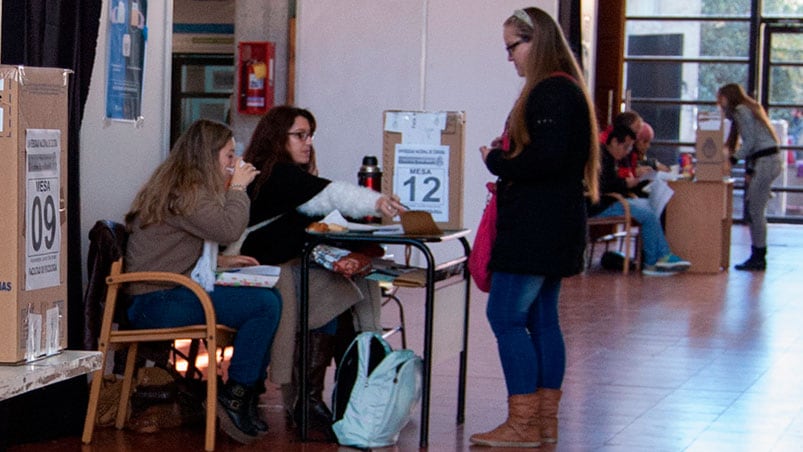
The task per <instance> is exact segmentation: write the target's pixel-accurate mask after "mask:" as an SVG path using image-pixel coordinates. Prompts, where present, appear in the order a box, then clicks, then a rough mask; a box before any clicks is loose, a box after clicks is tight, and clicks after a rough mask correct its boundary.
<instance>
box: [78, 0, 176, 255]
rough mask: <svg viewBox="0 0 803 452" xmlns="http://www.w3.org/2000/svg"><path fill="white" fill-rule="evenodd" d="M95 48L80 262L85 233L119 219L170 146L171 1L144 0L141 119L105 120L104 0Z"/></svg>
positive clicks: (85, 131) (84, 143)
mask: <svg viewBox="0 0 803 452" xmlns="http://www.w3.org/2000/svg"><path fill="white" fill-rule="evenodd" d="M103 8H104V9H103V13H102V15H101V18H100V30H99V37H98V50H97V53H96V57H95V65H94V68H93V70H92V82H91V85H90V88H89V97H88V99H87V103H86V110H85V113H84V122H83V124H82V126H81V132H80V133H81V231H82V232H81V236H82V240H83V243H82V250H83V252H82V256H83V258H82V260H81V261H82V262H86V251H87V248H88V246H89V240H88V239H87V235H88V232H89V230H90V229H91V228H92V226H93V225H94V224H95V221H97V220H99V219H103V218H108V219H111V220H116V221H122V219H123V215H124V214H125V212H126V211H127V210H128V207H129V206H130V205H131V201H132V200H133V199H134V195H135V194H136V192H137V191H138V190H139V188H140V186H141V185H142V184H143V182H144V181H145V180H146V179H147V178H148V177H149V176H150V174H151V172H152V171H153V169H154V168H155V167H156V166H157V165H158V164H159V163H160V162H161V161H162V159H163V158H164V156H165V155H166V154H167V151H168V146H169V135H170V127H169V123H168V121H169V112H170V100H169V91H168V88H169V83H170V61H169V59H168V58H167V55H169V54H170V34H171V33H170V31H171V30H172V28H173V27H172V11H173V1H172V0H165V1H159V0H151V1H149V2H148V16H147V24H148V41H147V44H146V53H145V71H144V72H145V80H144V88H143V91H144V95H143V100H142V116H143V121H141V123H140V124H139V125H135V124H134V123H131V122H108V121H106V120H105V111H106V109H105V105H106V103H105V94H106V88H105V87H106V53H107V33H106V28H107V27H106V24H107V21H108V13H109V0H104V1H103Z"/></svg>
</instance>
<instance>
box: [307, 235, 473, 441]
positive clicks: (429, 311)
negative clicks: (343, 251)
mask: <svg viewBox="0 0 803 452" xmlns="http://www.w3.org/2000/svg"><path fill="white" fill-rule="evenodd" d="M469 232H470V230H469V229H455V230H445V231H443V232H442V233H441V234H436V235H423V236H410V235H388V234H374V233H370V232H345V233H326V234H309V241H308V243H307V245H306V246H305V248H304V252H303V254H302V256H301V288H300V291H299V292H300V293H299V298H300V305H301V306H300V311H301V332H302V334H301V365H300V367H301V375H303V378H301V381H300V385H299V386H300V388H299V393H300V394H301V396H302V400H301V401H302V404H301V406H302V412H301V440H302V441H306V440H307V427H308V424H309V422H308V421H309V412H308V409H309V406H308V405H309V391H307V385H308V381H307V365H308V357H309V306H308V302H309V267H310V255H311V254H312V250H313V248H315V246H317V245H319V244H323V243H329V244H336V243H349V242H350V243H378V244H383V245H410V246H412V247H414V248H416V249H418V250H420V251H421V253H422V254H423V255H424V257H425V259H426V263H427V265H426V273H427V277H426V285H425V288H424V289H425V291H426V295H425V319H424V351H423V356H422V358H423V364H424V365H423V379H422V391H421V431H420V439H419V446H420V447H421V448H425V447H427V442H428V438H429V399H430V378H431V374H432V355H433V347H432V344H433V338H432V337H433V318H434V315H433V313H434V304H435V267H436V262H435V258H434V257H433V255H432V251H431V250H430V249H429V244H432V243H441V242H446V241H449V240H459V241H460V243H461V244H462V245H463V259H464V260H467V259H468V255H469V253H470V252H471V247H470V245H469V243H468V240H467V239H466V236H467V235H468V234H469ZM463 278H464V281H465V285H466V286H465V303H464V306H465V312H464V313H463V315H464V319H463V320H464V324H463V338H462V342H463V344H462V351H461V352H460V370H459V377H458V394H457V423H458V424H462V423H463V422H464V420H465V394H466V363H467V351H468V313H469V295H470V294H469V289H470V285H471V284H470V279H469V274H468V265H465V266H464V269H463Z"/></svg>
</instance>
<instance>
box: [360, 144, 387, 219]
mask: <svg viewBox="0 0 803 452" xmlns="http://www.w3.org/2000/svg"><path fill="white" fill-rule="evenodd" d="M357 183H358V184H360V186H362V187H367V188H370V189H372V190H374V191H378V192H381V191H382V170H381V169H380V168H379V162H378V161H377V159H376V157H375V156H373V155H366V156H365V157H363V158H362V166H361V167H360V171H359V172H358V173H357ZM365 221H366V222H367V223H381V222H382V219H381V218H379V217H371V216H368V217H365Z"/></svg>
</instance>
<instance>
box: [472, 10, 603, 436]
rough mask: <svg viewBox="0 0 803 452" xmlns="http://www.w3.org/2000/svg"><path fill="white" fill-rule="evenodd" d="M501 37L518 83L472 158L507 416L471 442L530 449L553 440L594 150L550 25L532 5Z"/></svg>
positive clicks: (566, 59) (587, 108)
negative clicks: (481, 170) (484, 176)
mask: <svg viewBox="0 0 803 452" xmlns="http://www.w3.org/2000/svg"><path fill="white" fill-rule="evenodd" d="M502 37H503V39H504V43H505V47H506V49H507V53H508V60H509V61H511V62H513V65H514V66H515V68H516V71H517V72H518V74H519V76H521V77H524V79H525V83H524V87H523V89H522V91H521V94H520V95H519V98H518V99H517V100H516V103H515V105H514V106H513V110H512V111H511V112H510V116H509V119H508V128H507V131H506V134H505V135H506V136H504V137H499V138H497V139H495V140H494V141H493V142H492V144H491V145H492V147H493V148H492V149H489V148H488V147H486V146H482V147H481V148H480V152H481V154H482V158H483V160H484V161H485V164H486V166H487V167H488V170H489V171H490V172H491V173H493V174H495V175H497V176H498V180H497V203H498V205H497V207H498V218H497V237H496V241H495V243H494V247H493V250H492V253H491V262H490V265H489V268H490V270H491V271H492V272H493V276H492V280H491V291H490V293H489V295H488V306H487V308H486V314H487V317H488V321H489V322H490V324H491V329H492V330H493V332H494V335H495V337H496V340H497V345H498V349H499V357H500V359H501V362H502V370H503V372H504V375H505V383H506V385H507V391H508V417H507V420H506V421H505V422H504V423H503V424H501V425H500V426H498V427H497V428H495V429H493V430H491V431H490V432H486V433H479V434H474V435H472V436H471V439H470V440H471V442H472V443H474V444H480V445H486V446H496V447H537V446H539V445H540V443H541V441H544V442H553V443H554V442H556V441H557V437H558V420H557V412H558V403H559V401H560V397H561V390H560V388H561V385H562V383H563V375H564V370H565V365H566V350H565V346H564V343H563V334H562V332H561V330H560V324H559V321H558V295H559V293H560V285H561V280H562V278H564V277H566V276H571V275H574V274H577V273H579V272H580V271H582V268H583V252H584V249H585V244H586V229H587V225H586V202H585V196H586V194H588V195H589V196H590V197H591V198H592V199H593V200H594V201H596V200H597V199H599V194H598V188H597V184H598V180H597V172H598V169H599V155H598V154H599V146H598V143H597V126H596V118H595V115H594V109H593V108H592V104H591V102H590V99H589V96H588V92H587V91H586V88H585V85H584V82H583V78H582V74H581V72H580V69H579V67H578V65H577V63H576V61H575V59H574V56H573V55H572V53H571V50H570V49H569V46H568V44H567V43H566V39H565V38H564V37H563V34H562V32H561V31H560V29H559V28H558V26H557V24H556V23H555V21H554V20H553V19H552V18H551V17H550V16H549V15H548V14H547V13H545V12H544V11H542V10H540V9H538V8H526V9H523V10H516V11H514V13H513V15H512V16H511V17H509V18H508V19H507V20H506V21H505V22H504V24H503V34H502ZM508 143H509V146H506V144H508ZM506 147H509V150H506V149H505V148H506Z"/></svg>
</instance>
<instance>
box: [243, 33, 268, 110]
mask: <svg viewBox="0 0 803 452" xmlns="http://www.w3.org/2000/svg"><path fill="white" fill-rule="evenodd" d="M237 50H238V52H237V54H238V55H237V73H238V74H239V80H238V83H237V86H238V90H237V91H238V92H237V111H238V112H240V113H244V114H250V115H261V114H264V113H265V112H267V111H268V110H269V109H270V107H272V106H273V94H274V74H275V72H274V67H275V65H274V61H275V58H276V47H275V45H274V43H272V42H268V41H258V42H257V41H255V42H240V43H239V44H238V45H237Z"/></svg>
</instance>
